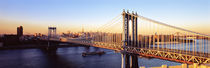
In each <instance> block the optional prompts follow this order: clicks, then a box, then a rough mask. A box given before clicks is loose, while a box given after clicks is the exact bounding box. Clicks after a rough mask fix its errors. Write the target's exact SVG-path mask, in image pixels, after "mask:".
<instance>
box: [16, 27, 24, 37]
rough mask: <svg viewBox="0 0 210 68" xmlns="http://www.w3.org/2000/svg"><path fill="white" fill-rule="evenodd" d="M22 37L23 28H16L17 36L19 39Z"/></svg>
mask: <svg viewBox="0 0 210 68" xmlns="http://www.w3.org/2000/svg"><path fill="white" fill-rule="evenodd" d="M22 35H23V27H22V26H20V27H17V36H18V37H20V36H22Z"/></svg>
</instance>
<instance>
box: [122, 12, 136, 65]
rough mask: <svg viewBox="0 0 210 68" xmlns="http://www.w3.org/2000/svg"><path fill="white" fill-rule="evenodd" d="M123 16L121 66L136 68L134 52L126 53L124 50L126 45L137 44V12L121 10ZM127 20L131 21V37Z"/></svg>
mask: <svg viewBox="0 0 210 68" xmlns="http://www.w3.org/2000/svg"><path fill="white" fill-rule="evenodd" d="M122 16H123V33H122V41H123V51H122V52H121V53H122V66H121V67H122V68H138V57H137V55H136V54H133V53H128V52H126V51H125V49H126V48H128V47H137V46H138V32H137V31H138V30H137V29H138V26H137V18H138V15H137V13H135V14H134V12H132V13H129V11H127V12H125V10H123V12H122ZM129 21H131V29H132V32H131V37H130V35H129Z"/></svg>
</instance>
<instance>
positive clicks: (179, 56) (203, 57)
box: [50, 39, 210, 64]
mask: <svg viewBox="0 0 210 68" xmlns="http://www.w3.org/2000/svg"><path fill="white" fill-rule="evenodd" d="M50 40H54V41H60V39H50ZM65 42H71V43H77V44H82V45H87V46H93V47H99V48H105V49H111V50H115V51H118V52H120V51H122V50H123V48H122V43H115V44H113V43H112V44H111V43H103V42H94V41H90V40H75V39H73V40H71V39H68V40H67V41H65ZM125 51H126V52H128V53H134V54H138V55H139V56H144V57H151V58H159V59H163V60H169V61H175V62H181V63H187V64H193V63H198V64H205V63H210V57H209V56H210V54H207V53H201V52H193V51H184V50H177V49H168V48H150V49H149V48H137V47H130V46H127V47H126V48H125Z"/></svg>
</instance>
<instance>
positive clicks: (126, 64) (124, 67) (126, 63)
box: [121, 53, 130, 68]
mask: <svg viewBox="0 0 210 68" xmlns="http://www.w3.org/2000/svg"><path fill="white" fill-rule="evenodd" d="M121 58H122V63H121V68H130V55H128V54H125V53H122V54H121Z"/></svg>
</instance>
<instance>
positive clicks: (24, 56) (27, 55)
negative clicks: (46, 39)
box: [0, 47, 181, 68]
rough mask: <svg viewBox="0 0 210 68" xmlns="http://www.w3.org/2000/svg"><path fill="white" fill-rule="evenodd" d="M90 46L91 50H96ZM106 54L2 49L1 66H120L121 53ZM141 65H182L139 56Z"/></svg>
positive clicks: (80, 50)
mask: <svg viewBox="0 0 210 68" xmlns="http://www.w3.org/2000/svg"><path fill="white" fill-rule="evenodd" d="M94 50H95V48H94V47H90V51H94ZM99 50H101V51H105V52H106V54H104V55H101V56H99V55H91V56H87V57H82V56H81V53H83V52H84V51H86V49H85V47H66V48H58V50H57V51H56V53H50V54H49V53H46V52H44V51H42V50H40V49H16V50H0V68H120V67H121V54H120V53H115V52H114V51H112V50H107V49H99ZM138 62H139V66H146V67H154V66H161V65H163V64H167V65H180V64H181V63H176V62H172V61H166V60H160V59H148V58H139V59H138Z"/></svg>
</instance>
